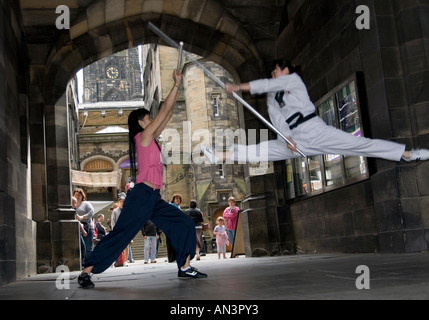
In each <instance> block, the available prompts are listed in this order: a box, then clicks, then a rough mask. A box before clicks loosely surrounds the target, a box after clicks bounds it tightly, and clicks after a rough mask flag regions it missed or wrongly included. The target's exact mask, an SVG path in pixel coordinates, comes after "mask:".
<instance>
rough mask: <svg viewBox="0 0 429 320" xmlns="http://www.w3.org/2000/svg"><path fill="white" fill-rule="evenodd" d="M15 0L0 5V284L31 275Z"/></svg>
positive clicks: (32, 229) (24, 98) (23, 85)
mask: <svg viewBox="0 0 429 320" xmlns="http://www.w3.org/2000/svg"><path fill="white" fill-rule="evenodd" d="M22 30H23V27H22V21H21V16H20V12H19V8H18V6H17V4H16V1H1V2H0V74H1V75H2V76H1V77H0V149H1V150H2V152H0V285H2V284H4V283H8V282H11V281H14V280H15V279H16V278H20V277H24V276H26V275H28V274H33V273H35V270H36V262H35V260H36V259H35V257H36V245H35V236H36V235H35V234H36V226H35V223H34V222H33V221H32V213H31V205H30V202H31V192H30V190H29V184H30V180H29V179H30V177H29V176H30V173H31V171H30V166H29V164H30V161H31V157H30V154H29V143H30V139H29V130H28V122H27V121H28V64H27V61H28V55H27V48H26V46H25V44H24V40H23V38H22V32H23V31H22Z"/></svg>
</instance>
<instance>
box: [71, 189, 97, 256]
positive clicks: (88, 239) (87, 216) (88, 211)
mask: <svg viewBox="0 0 429 320" xmlns="http://www.w3.org/2000/svg"><path fill="white" fill-rule="evenodd" d="M73 197H74V198H75V199H76V202H75V209H76V220H78V221H79V222H80V223H81V224H82V225H83V229H84V230H85V233H86V236H85V234H83V241H84V242H85V253H84V255H83V261H86V259H87V258H88V256H89V254H90V253H91V251H92V245H93V241H92V240H93V239H92V238H93V236H94V228H95V224H94V220H93V217H94V207H93V206H92V205H91V203H90V202H89V201H86V198H85V192H84V191H83V190H82V189H81V188H76V189H74V191H73Z"/></svg>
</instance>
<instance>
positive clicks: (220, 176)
mask: <svg viewBox="0 0 429 320" xmlns="http://www.w3.org/2000/svg"><path fill="white" fill-rule="evenodd" d="M219 178H221V179H224V178H225V171H224V168H223V164H220V165H219Z"/></svg>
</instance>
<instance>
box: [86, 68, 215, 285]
mask: <svg viewBox="0 0 429 320" xmlns="http://www.w3.org/2000/svg"><path fill="white" fill-rule="evenodd" d="M173 78H174V81H175V85H174V87H173V88H172V89H171V92H170V94H169V95H168V97H167V99H166V100H165V102H164V104H163V106H162V108H161V110H160V111H159V113H158V115H157V116H156V118H155V119H153V120H152V119H151V118H150V111H148V110H146V109H137V110H134V111H133V112H131V114H130V115H129V117H128V129H129V146H130V163H131V173H132V175H133V176H136V171H137V170H136V167H135V165H136V160H137V165H138V175H137V179H136V184H135V186H134V188H132V189H130V191H129V192H128V194H127V197H126V199H125V202H124V206H123V208H122V211H121V215H120V216H119V219H118V221H117V222H116V225H115V228H114V229H113V230H112V231H111V232H109V234H108V235H106V236H105V237H103V239H101V241H100V243H99V244H98V245H97V246H96V247H95V250H93V251H92V254H91V255H90V256H89V257H88V259H86V260H85V264H84V269H83V270H82V273H81V275H80V276H79V277H78V283H79V285H80V286H81V287H82V288H93V287H94V283H93V282H92V280H91V277H90V273H91V272H92V273H102V272H104V271H105V270H106V269H107V268H109V266H110V265H111V264H112V263H113V262H114V261H115V260H116V259H117V258H118V256H119V255H120V254H121V252H122V251H123V250H124V249H125V247H126V246H127V245H128V244H129V243H130V242H131V240H132V239H134V237H135V235H136V234H137V233H138V232H139V231H140V229H141V228H142V227H143V226H144V225H145V224H146V222H147V221H148V220H149V219H150V220H151V221H152V222H153V223H154V224H155V225H157V226H158V227H159V228H160V229H162V231H163V232H164V233H165V235H166V236H167V237H168V238H169V239H170V240H171V243H172V245H173V247H174V249H175V250H176V261H177V266H178V268H179V270H178V277H190V278H206V277H207V275H206V274H204V273H201V272H199V271H198V270H197V269H196V268H193V267H191V266H190V260H192V259H193V258H194V256H195V248H196V237H195V224H194V222H193V220H192V219H191V218H189V217H188V216H186V215H184V214H183V213H182V211H180V210H179V209H178V208H176V207H175V206H172V205H170V204H168V203H167V202H165V201H164V200H162V199H161V195H160V189H161V188H162V184H163V170H164V164H163V163H162V157H161V147H160V146H159V144H158V143H157V142H156V139H157V138H158V137H159V136H160V135H161V132H162V131H163V130H164V128H165V126H166V125H167V122H168V121H169V120H170V119H171V116H172V115H173V108H174V105H175V103H176V101H177V98H178V96H179V92H178V90H179V86H180V82H181V80H182V75H181V73H180V72H178V71H176V70H175V71H174V73H173Z"/></svg>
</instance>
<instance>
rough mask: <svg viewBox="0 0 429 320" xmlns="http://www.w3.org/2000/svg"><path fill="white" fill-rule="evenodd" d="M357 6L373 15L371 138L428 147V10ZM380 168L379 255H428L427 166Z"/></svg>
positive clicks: (375, 184) (368, 63) (368, 58)
mask: <svg viewBox="0 0 429 320" xmlns="http://www.w3.org/2000/svg"><path fill="white" fill-rule="evenodd" d="M359 4H364V5H367V6H368V7H369V8H370V12H371V26H370V30H362V31H360V43H361V56H362V57H365V59H362V65H363V70H364V74H365V83H366V88H367V96H368V110H370V114H369V119H370V123H371V131H372V132H371V134H372V137H373V138H379V139H387V140H394V141H398V142H400V143H404V144H406V145H407V149H411V148H418V147H424V148H427V146H428V142H429V139H428V135H427V134H425V133H426V132H427V130H428V128H429V127H428V121H427V115H428V111H427V110H428V103H429V95H428V94H427V92H428V90H427V78H428V73H427V69H428V62H427V54H425V49H424V45H423V40H424V38H426V39H427V38H428V37H429V35H428V34H427V33H428V32H427V30H425V29H424V28H422V27H421V26H422V24H424V16H423V15H424V10H423V9H422V8H421V7H422V6H419V5H416V4H415V3H414V2H413V3H408V2H404V1H374V0H366V1H359ZM411 25H412V26H416V28H410V27H409V26H411ZM425 31H426V34H424V33H425ZM424 79H426V81H425V80H424ZM425 93H426V94H425ZM376 165H377V173H376V174H375V175H373V176H372V178H371V182H372V188H373V195H374V207H375V213H376V217H377V226H378V232H379V241H380V250H381V252H384V253H389V252H394V253H402V252H417V251H423V250H426V249H427V243H426V240H425V238H426V237H425V234H426V233H427V229H426V228H428V225H429V224H428V223H425V221H428V220H427V218H426V219H425V211H427V210H426V209H425V207H424V206H423V205H424V204H425V203H428V202H427V196H428V195H429V194H428V192H427V187H428V184H427V182H425V181H426V180H427V179H422V178H423V177H425V175H426V176H427V172H428V167H429V166H428V164H427V163H413V164H405V163H401V164H399V163H394V162H388V161H383V160H376ZM423 180H425V181H423ZM425 201H426V202H425Z"/></svg>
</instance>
